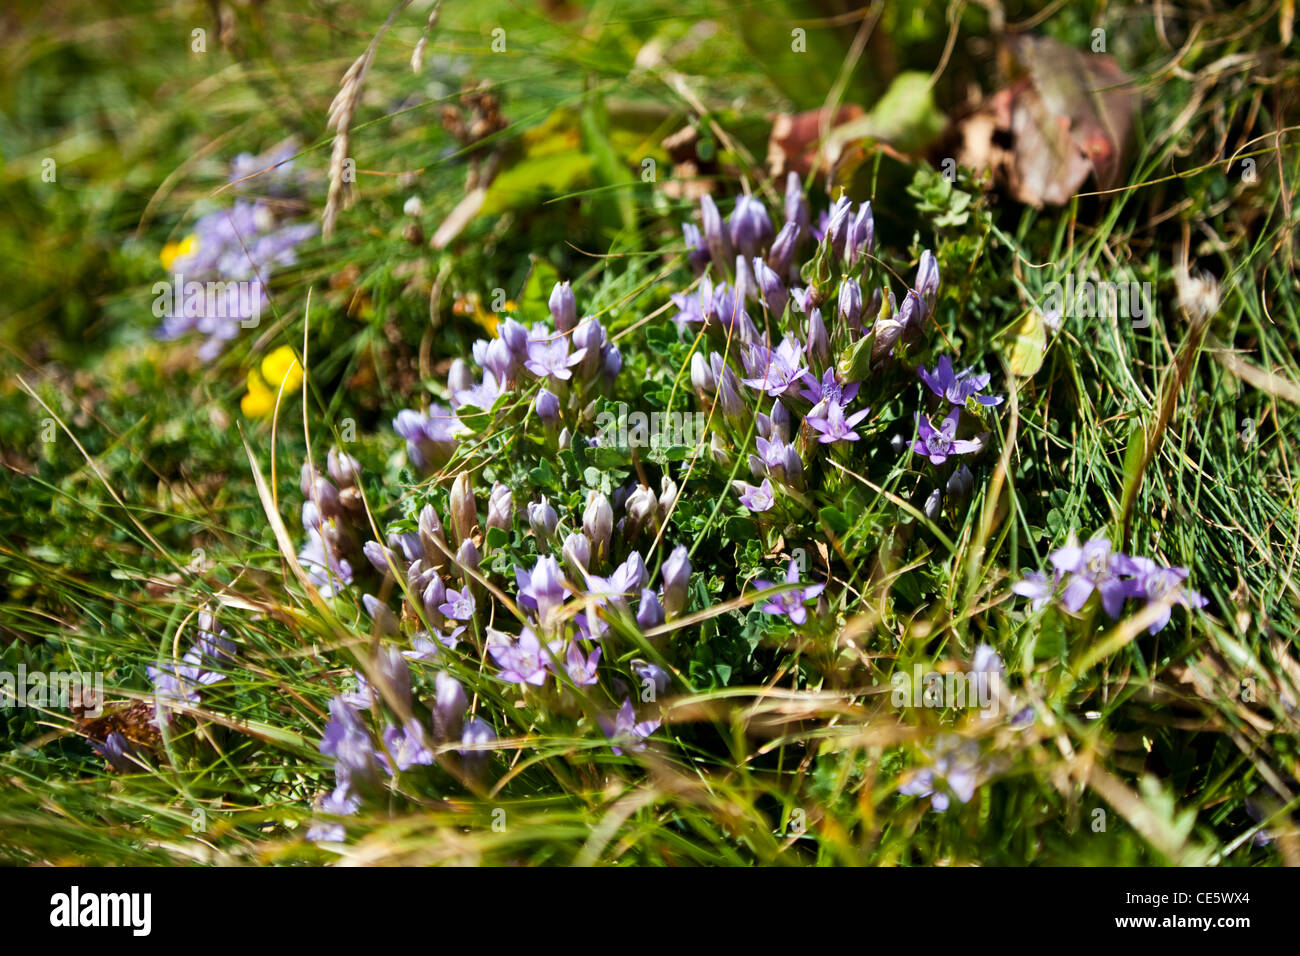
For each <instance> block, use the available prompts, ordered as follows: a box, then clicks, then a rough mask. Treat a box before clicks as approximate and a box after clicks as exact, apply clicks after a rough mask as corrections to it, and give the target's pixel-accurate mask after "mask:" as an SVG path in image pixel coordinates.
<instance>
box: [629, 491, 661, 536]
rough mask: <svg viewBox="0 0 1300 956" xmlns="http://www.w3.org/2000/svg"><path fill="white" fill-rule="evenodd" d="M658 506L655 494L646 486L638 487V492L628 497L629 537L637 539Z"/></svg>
mask: <svg viewBox="0 0 1300 956" xmlns="http://www.w3.org/2000/svg"><path fill="white" fill-rule="evenodd" d="M657 505H658V501H656V499H655V493H654V492H653V491H651V490H650V489H649V488H648V487H647V486H645V485H637V487H636V490H634V491H633V492H632V493H631V494H630V495H628V498H627V503H626V505H624V508H625V509H626V511H627V520H628V526H627V534H628V537H635V536H636V535H637V534H638V533H639V532H640V531H641V529H642V528H644V527H645V524H646V522H647V521H649V520H650V516H651V515H653V514H654V513H655V508H656V506H657Z"/></svg>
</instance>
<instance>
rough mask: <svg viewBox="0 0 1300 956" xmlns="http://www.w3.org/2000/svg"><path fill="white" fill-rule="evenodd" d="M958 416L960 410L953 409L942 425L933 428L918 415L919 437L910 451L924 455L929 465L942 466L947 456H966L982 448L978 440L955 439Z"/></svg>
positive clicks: (926, 420) (925, 417)
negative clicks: (928, 460)
mask: <svg viewBox="0 0 1300 956" xmlns="http://www.w3.org/2000/svg"><path fill="white" fill-rule="evenodd" d="M960 416H961V409H960V408H954V409H953V410H952V411H951V412H950V413H949V414H948V417H947V418H945V419H944V420H943V424H942V425H941V426H939V427H938V428H935V427H934V425H932V424H931V423H930V419H929V418H928V417H927V416H923V415H921V414H919V413H918V414H917V416H916V426H917V430H918V431H919V432H920V437H919V438H917V439H916V440H915V441H914V442H912V450H913V451H914V452H916V453H917V454H919V455H925V456H926V457H927V458H929V459H930V462H931V464H935V465H942V464H943V463H944V462H945V461H947V460H948V456H949V455H966V454H970V453H971V452H974V451H979V450H980V448H981V447H983V446H982V445H981V444H980V442H979V440H978V439H974V440H968V439H965V438H957V437H956V435H957V422H958V420H959V418H960Z"/></svg>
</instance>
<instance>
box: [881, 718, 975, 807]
mask: <svg viewBox="0 0 1300 956" xmlns="http://www.w3.org/2000/svg"><path fill="white" fill-rule="evenodd" d="M925 759H926V766H924V767H923V768H922V769H920V770H918V771H916V772H915V773H913V774H912V776H911V778H910V779H909V780H908V781H907V783H905V784H903V785H902V786H901V787H899V788H898V792H899V793H902V794H906V795H907V796H912V797H929V798H930V807H931V809H933V810H936V811H938V812H940V813H942V812H943V811H945V810H947V809H948V807H949V806H950V805H951V802H952V800H954V799H955V800H956V801H957V802H958V803H969V802H970V799H971V797H973V796H975V788H976V787H977V786H979V783H980V781H981V779H982V778H983V776H984V775H985V773H986V770H987V768H986V766H985V764H984V761H983V760H982V759H981V757H980V747H979V743H978V742H976V741H974V740H966V739H964V738H962V737H959V736H957V735H956V734H942V735H940V736H939V738H938V739H937V740H936V741H935V742H934V745H933V746H932V747H930V748H929V749H927V750H925Z"/></svg>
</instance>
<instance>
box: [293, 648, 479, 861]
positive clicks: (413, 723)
mask: <svg viewBox="0 0 1300 956" xmlns="http://www.w3.org/2000/svg"><path fill="white" fill-rule="evenodd" d="M374 665H375V668H376V670H377V672H378V674H380V675H382V677H383V680H384V681H385V683H386V684H387V686H388V687H389V689H390V692H391V695H392V696H391V697H390V698H389V699H390V700H395V701H396V702H397V703H398V704H400V705H401V706H402V707H403V708H404V709H405V710H406V711H407V712H408V713H409V716H407V717H405V719H402V718H401V717H400V716H399V715H398V714H396V713H394V712H391V711H389V714H390V719H389V721H388V722H387V723H386V725H385V726H384V730H383V732H382V733H380V734H379V735H378V736H376V735H375V734H374V733H373V732H372V730H371V727H370V724H369V722H368V720H367V714H366V711H384V710H386V709H387V705H386V704H385V701H384V699H383V698H382V697H381V695H379V694H377V693H375V692H374V690H373V689H372V687H371V685H370V684H369V682H367V681H366V680H365V678H364V676H363V675H362V674H360V673H358V674H357V681H358V687H359V689H358V691H357V692H356V693H354V694H340V695H338V696H336V697H335V698H334V699H333V700H331V701H330V708H329V710H330V719H329V722H328V723H327V724H326V725H325V732H324V734H323V735H322V736H321V741H320V752H321V754H322V756H325V757H329V758H331V759H332V760H333V762H334V783H335V787H334V790H333V792H332V793H330V794H329V795H327V796H326V797H324V798H323V799H322V800H321V801H320V802H319V804H318V806H317V809H318V810H319V812H320V813H322V814H325V815H327V816H330V817H345V816H351V815H353V814H355V813H357V812H358V811H359V810H360V809H361V807H362V806H364V805H365V804H366V803H367V802H372V803H378V802H379V801H381V800H382V798H383V794H384V791H385V788H386V786H387V785H388V782H389V781H391V780H392V779H393V778H394V777H395V776H396V775H397V774H399V773H406V772H411V771H417V770H418V769H419V768H422V767H432V766H434V765H435V764H436V763H437V762H438V761H437V759H436V757H435V753H434V748H435V747H436V746H437V745H439V744H445V743H447V742H449V741H455V740H457V739H460V740H461V742H462V744H464V745H466V746H465V747H463V748H462V754H465V755H463V756H462V757H461V763H460V767H459V768H458V769H459V770H460V772H462V773H465V774H467V775H468V776H470V777H477V776H478V775H479V774H480V773H481V770H482V763H481V759H480V758H481V756H482V755H481V753H479V751H480V750H481V748H482V746H483V745H484V744H490V743H491V742H492V741H494V740H495V739H496V734H495V732H493V731H492V729H491V727H490V726H489V725H488V724H486V723H485V722H484V721H482V720H481V719H479V718H477V717H471V718H470V719H469V720H466V715H467V712H468V710H469V698H468V697H467V696H466V694H465V690H464V688H463V687H462V686H461V684H460V682H459V681H457V680H456V679H455V678H454V677H452V676H451V675H450V674H448V673H446V672H445V671H440V672H438V673H437V675H436V677H435V679H434V694H433V696H432V698H431V699H429V700H428V701H426V702H424V703H420V702H417V701H416V700H415V699H414V696H413V694H412V681H411V674H410V670H409V668H408V665H407V664H406V662H405V661H404V659H403V657H402V655H401V654H399V653H397V652H396V651H395V650H394V649H393V648H390V647H381V648H380V649H379V652H378V654H377V656H376V658H375V660H374ZM417 706H418V707H419V709H420V710H421V711H424V712H427V714H428V717H427V718H426V717H423V716H420V715H419V714H418V713H417V710H416V708H417ZM471 738H473V739H471ZM452 769H457V768H455V767H453V768H452ZM345 837H346V830H345V828H344V825H343V823H342V822H340V821H337V820H322V821H318V822H317V823H315V824H314V825H313V826H312V827H311V829H310V830H309V831H308V833H307V839H308V840H313V841H318V842H334V843H337V842H342V841H343V839H344V838H345Z"/></svg>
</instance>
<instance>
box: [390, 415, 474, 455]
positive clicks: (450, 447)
mask: <svg viewBox="0 0 1300 956" xmlns="http://www.w3.org/2000/svg"><path fill="white" fill-rule="evenodd" d="M461 429H462V426H461V424H460V420H459V419H458V418H457V417H456V415H455V413H454V412H450V411H448V410H447V409H445V408H443V407H442V406H441V405H439V404H438V403H437V402H433V403H431V404H430V405H429V411H427V412H417V411H413V410H411V409H404V410H403V411H400V412H398V413H397V417H396V418H394V419H393V431H395V432H397V434H398V435H400V436H401V437H403V438H405V439H406V457H407V458H409V459H410V461H411V464H412V465H414V466H415V467H416V468H420V469H424V470H429V471H431V470H433V469H435V468H441V467H442V466H443V465H445V464H446V463H447V461H448V460H449V459H450V458H451V456H452V453H453V452H454V451H455V450H456V434H457V433H458V432H460V431H461Z"/></svg>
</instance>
